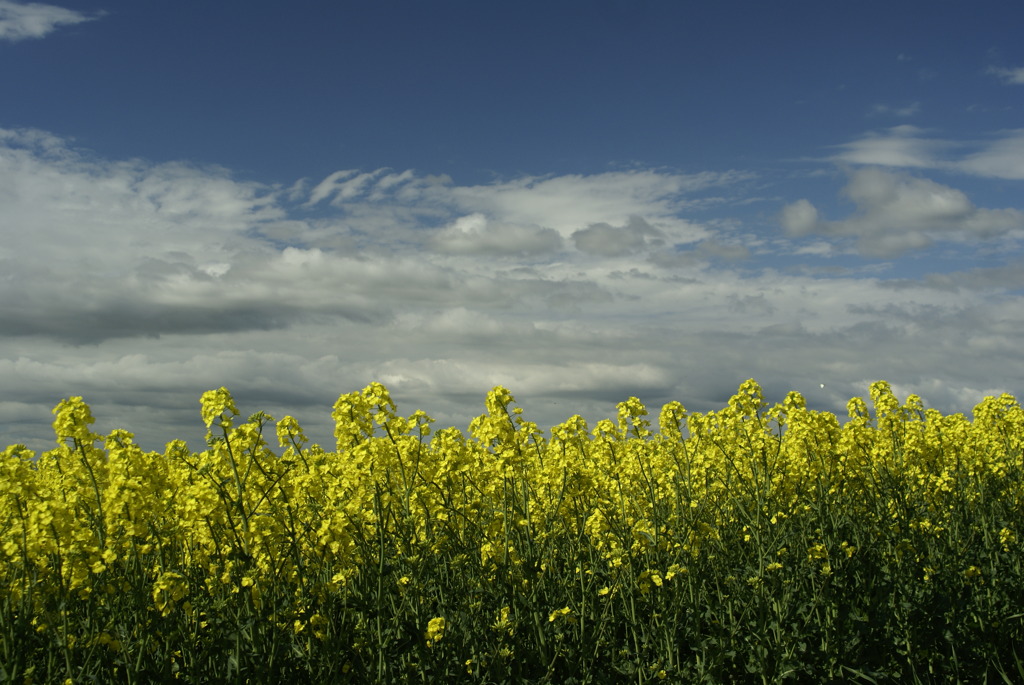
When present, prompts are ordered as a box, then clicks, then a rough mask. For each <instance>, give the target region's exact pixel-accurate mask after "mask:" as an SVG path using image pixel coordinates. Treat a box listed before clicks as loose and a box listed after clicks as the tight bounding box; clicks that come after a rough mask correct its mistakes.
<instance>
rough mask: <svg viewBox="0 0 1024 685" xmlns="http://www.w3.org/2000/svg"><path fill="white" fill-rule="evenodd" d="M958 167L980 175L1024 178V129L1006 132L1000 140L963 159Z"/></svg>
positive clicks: (1014, 178)
mask: <svg viewBox="0 0 1024 685" xmlns="http://www.w3.org/2000/svg"><path fill="white" fill-rule="evenodd" d="M958 168H960V169H962V170H963V171H967V172H969V173H972V174H977V175H979V176H988V177H993V178H1006V179H1013V180H1017V181H1020V180H1024V129H1016V130H1014V131H1008V132H1005V133H1004V134H1003V136H1002V137H1001V138H999V139H998V140H996V141H993V142H992V143H990V144H989V145H987V146H986V147H985V148H983V149H982V150H980V151H979V152H976V153H974V154H971V155H968V156H967V157H965V158H964V159H963V160H961V161H960V163H959V164H958Z"/></svg>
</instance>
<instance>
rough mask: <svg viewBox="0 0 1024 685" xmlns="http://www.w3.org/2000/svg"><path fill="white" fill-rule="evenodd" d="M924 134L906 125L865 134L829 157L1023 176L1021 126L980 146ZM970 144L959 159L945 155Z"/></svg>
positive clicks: (862, 162) (851, 161)
mask: <svg viewBox="0 0 1024 685" xmlns="http://www.w3.org/2000/svg"><path fill="white" fill-rule="evenodd" d="M925 133H926V131H925V130H924V129H921V128H918V127H916V126H910V125H903V126H894V127H892V128H890V129H887V130H885V131H883V132H880V133H879V132H872V133H868V134H866V135H864V136H863V137H861V138H859V139H857V140H855V141H852V142H850V143H844V144H842V145H839V146H838V147H840V148H842V152H840V153H839V154H837V155H833V156H832V157H831V158H830V159H831V160H832V161H836V162H843V163H847V164H860V165H873V166H889V167H906V168H918V169H941V170H944V171H959V172H963V173H969V174H974V175H977V176H984V177H989V178H1006V179H1013V180H1021V179H1024V129H1014V130H1010V131H1003V132H1001V133H1000V134H999V136H998V137H997V138H995V139H994V140H993V141H991V142H989V143H987V144H984V145H979V144H978V143H970V144H968V143H962V142H955V141H951V140H943V139H939V138H925V137H923V135H924V134H925ZM972 147H973V148H975V149H976V151H975V152H971V153H968V154H965V155H962V156H960V157H959V158H957V157H954V156H951V155H949V154H948V153H949V152H950V151H952V150H957V149H959V150H963V149H969V148H972Z"/></svg>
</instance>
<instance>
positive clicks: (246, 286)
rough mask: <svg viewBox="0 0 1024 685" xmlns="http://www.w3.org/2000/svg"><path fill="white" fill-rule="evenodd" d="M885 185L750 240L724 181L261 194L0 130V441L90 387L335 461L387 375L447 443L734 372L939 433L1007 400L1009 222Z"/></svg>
mask: <svg viewBox="0 0 1024 685" xmlns="http://www.w3.org/2000/svg"><path fill="white" fill-rule="evenodd" d="M897 135H899V134H897ZM875 164H876V166H867V167H855V168H853V169H852V170H851V171H850V172H849V175H848V177H847V180H846V186H845V188H844V189H843V191H842V193H843V196H844V197H845V199H846V200H848V201H849V202H850V203H852V204H853V206H854V211H853V213H852V214H851V215H850V216H849V217H848V218H846V219H838V220H827V219H825V218H824V216H823V212H822V211H819V210H818V209H817V208H816V207H814V205H812V204H811V203H810V202H808V201H806V200H804V201H798V202H794V203H788V204H785V205H776V210H775V211H779V210H781V214H780V215H779V216H781V221H780V223H781V226H780V225H778V224H775V223H767V224H757V223H756V221H754V220H752V219H749V218H747V219H741V218H738V217H741V216H747V215H746V214H744V211H745V208H747V207H749V205H750V203H751V200H752V199H756V198H757V197H758V192H759V190H760V188H759V186H761V185H763V184H764V183H765V180H764V179H762V178H760V177H758V176H756V175H754V174H751V173H747V172H740V171H725V172H702V173H695V174H686V173H679V172H675V171H668V170H650V169H634V170H629V171H610V172H607V173H601V174H593V175H563V176H546V177H534V176H522V177H516V178H509V179H500V180H496V181H494V182H492V183H489V184H484V185H460V184H458V183H457V182H455V181H454V180H453V179H450V178H447V177H445V176H433V175H429V174H422V173H418V172H416V171H412V170H402V171H394V170H388V169H380V170H375V171H368V172H367V171H358V170H346V171H339V172H336V173H332V174H330V175H328V176H326V177H325V178H323V179H320V180H313V181H299V182H296V183H294V184H292V185H290V186H265V185H260V184H255V183H250V182H246V181H241V180H237V179H236V178H234V177H233V175H232V174H231V173H230V172H229V171H227V170H225V169H220V168H209V167H198V166H194V165H188V164H181V163H173V164H151V163H146V162H142V161H138V160H106V159H102V158H99V157H97V156H95V155H91V154H86V153H83V152H81V151H78V150H76V149H75V148H74V147H73V146H71V145H70V144H69V143H68V142H67V141H65V140H62V139H60V138H57V137H55V136H52V135H50V134H48V133H45V132H41V131H32V130H5V131H0V207H2V210H0V213H2V214H0V222H2V224H3V225H4V226H5V227H6V228H5V235H4V238H5V240H4V242H3V245H2V246H0V268H2V274H3V275H2V277H0V377H2V378H4V385H5V388H4V389H5V396H4V397H3V401H0V426H2V427H3V428H2V430H3V433H2V434H0V442H2V443H3V444H7V443H10V442H28V443H30V445H32V446H33V447H34V448H36V449H41V448H45V447H46V446H47V443H48V441H49V440H50V439H51V438H49V427H48V421H49V413H48V410H49V408H50V407H52V406H53V405H55V404H56V403H57V401H59V400H60V398H61V397H64V396H67V395H69V394H79V395H84V396H85V398H86V401H88V402H90V403H91V404H92V405H93V408H94V411H95V413H96V415H97V416H98V424H97V427H98V428H99V429H100V430H110V429H112V428H114V427H126V428H128V429H130V430H135V431H136V432H137V433H138V434H139V438H140V440H141V441H142V442H143V445H144V446H145V447H147V448H149V449H160V448H162V444H163V442H165V441H167V440H170V439H172V438H179V437H183V438H187V439H189V440H190V442H191V443H192V444H193V446H194V447H196V448H198V447H199V446H200V445H199V444H198V442H197V441H199V440H200V439H201V436H202V427H201V426H200V425H199V418H198V397H199V395H200V394H201V393H202V392H203V391H204V390H207V389H210V388H213V387H219V386H220V385H226V386H228V387H229V388H230V389H231V390H232V391H234V392H235V393H236V395H237V396H238V399H239V402H240V403H241V405H242V407H243V412H246V411H249V412H251V411H256V410H257V409H263V410H266V411H269V412H270V413H272V414H274V415H276V416H278V418H280V416H281V415H283V414H284V413H293V414H296V415H297V416H298V418H299V419H300V421H301V422H302V423H303V424H305V425H307V426H308V427H309V428H310V432H311V433H312V434H313V435H315V436H316V439H318V440H320V441H322V442H325V443H327V444H330V442H331V429H330V426H329V425H328V421H327V418H328V416H329V407H330V404H331V403H332V402H333V400H334V399H336V397H337V396H338V395H339V394H341V393H343V392H349V391H352V390H357V389H359V388H361V387H363V385H365V384H366V383H368V382H370V381H374V380H379V381H382V382H384V383H385V384H387V385H388V386H389V388H391V390H392V392H393V394H394V395H395V397H396V399H398V401H399V402H400V409H401V410H402V411H404V412H406V413H411V412H412V411H413V410H415V409H424V410H425V411H427V412H428V413H430V414H431V415H433V416H434V417H435V418H436V419H437V420H438V422H439V423H440V424H443V425H457V426H460V427H463V428H464V427H465V426H466V424H467V423H468V421H469V419H470V418H471V417H472V416H474V415H476V414H478V413H480V412H481V411H482V401H483V398H484V395H485V393H486V392H487V390H488V389H489V388H490V387H492V386H494V385H497V384H503V385H506V386H507V387H509V388H510V389H512V391H513V393H514V394H515V395H516V396H517V398H518V399H519V400H520V402H521V403H522V404H523V405H524V406H525V407H526V410H527V416H528V417H529V418H532V419H533V420H536V421H538V422H539V423H541V424H542V425H546V426H550V425H552V424H554V423H558V422H560V421H562V420H565V419H566V418H568V417H569V416H570V415H571V414H574V413H582V414H584V415H585V416H587V417H588V418H590V419H591V420H594V419H597V418H604V417H606V416H608V415H610V414H612V413H613V412H614V405H615V403H616V402H619V401H621V400H624V399H626V398H627V397H629V396H631V395H637V396H639V397H641V399H643V400H644V401H646V402H648V404H649V405H650V406H651V408H652V410H657V408H658V407H659V406H660V404H661V403H663V402H667V401H669V400H680V401H682V402H684V404H686V405H687V406H688V407H690V408H691V409H694V410H706V409H710V408H714V407H716V406H720V404H721V403H722V402H724V401H725V400H726V399H727V398H728V396H729V395H730V394H731V393H732V392H733V391H734V390H735V389H736V387H737V386H738V385H739V383H740V382H741V381H743V380H744V379H746V378H748V377H755V378H757V379H758V380H759V381H761V382H762V383H763V384H764V385H765V387H766V388H767V389H768V391H769V393H773V394H774V397H775V398H776V399H778V398H781V396H782V394H783V393H784V392H786V391H788V390H790V389H797V390H801V391H803V392H805V393H806V394H807V395H808V397H809V399H810V400H811V401H812V402H813V403H815V405H816V406H819V407H821V408H827V409H831V410H834V411H839V412H842V410H843V406H844V404H845V401H846V400H847V399H848V398H849V397H850V396H852V395H860V394H863V393H864V391H865V388H866V385H867V384H868V383H870V382H871V381H873V380H876V379H878V378H886V379H888V380H890V381H892V382H893V383H894V385H895V386H896V388H897V390H899V391H900V392H920V393H922V394H923V395H925V397H926V399H927V400H928V401H929V402H930V403H931V404H932V405H934V406H938V407H941V408H943V409H946V410H951V409H958V410H960V409H965V408H969V407H970V406H972V405H973V403H975V402H977V401H978V400H980V399H981V398H982V397H983V396H984V395H985V394H990V393H992V392H996V391H1003V390H1010V391H1013V390H1014V389H1017V388H1021V387H1022V385H1021V380H1022V378H1024V374H1021V373H1019V372H1017V371H1014V369H1015V368H1016V364H1015V362H1014V360H1015V359H1016V355H1017V349H1018V344H1017V341H1018V340H1019V339H1020V336H1021V335H1022V334H1024V306H1022V305H1021V302H1022V300H1021V298H1020V297H1019V292H1020V290H1022V289H1024V283H1022V281H1024V278H1021V277H1020V276H1019V273H1021V271H1020V270H1018V269H1016V268H1015V267H1014V266H1013V265H1014V263H1019V260H1020V250H1019V248H1017V247H1014V246H1015V245H1016V242H1015V241H1019V239H1020V235H1021V229H1022V227H1024V219H1022V216H1021V213H1020V211H1019V210H1016V209H988V208H983V207H978V206H976V205H975V204H974V203H972V201H971V200H970V199H969V198H968V197H967V195H966V194H965V193H963V192H962V191H960V190H958V189H956V188H954V187H952V186H949V185H943V184H940V183H937V182H935V181H932V180H929V179H925V178H921V177H917V176H912V175H909V174H908V173H907V172H906V171H902V170H895V169H892V168H889V169H886V168H883V167H880V166H877V164H878V162H877V161H876V162H875ZM891 166H896V165H891ZM917 166H921V165H917ZM708 207H714V208H715V211H714V217H713V218H709V215H708V212H707V211H706V210H707V208H708ZM730 217H732V218H730ZM993 241H996V242H993ZM997 243H998V244H999V245H1000V246H1001V248H1002V249H1003V250H1004V254H1006V255H1007V257H1006V263H1003V264H993V265H991V266H989V267H981V268H974V269H971V270H969V271H957V270H955V269H953V270H949V271H945V272H941V273H940V272H936V273H926V274H919V275H918V276H917V277H913V278H909V277H906V276H904V275H902V274H903V273H904V272H903V270H902V269H900V268H898V267H897V266H893V265H891V264H890V265H888V266H887V265H885V264H880V263H878V262H877V261H872V260H870V259H869V260H859V261H858V260H852V261H851V260H850V259H849V258H841V255H844V254H847V255H848V253H849V248H848V246H849V245H850V244H852V245H853V246H854V248H855V249H856V250H859V251H860V252H861V253H862V254H865V255H869V256H884V257H891V256H893V255H898V254H901V253H907V252H912V251H914V250H917V249H925V246H926V245H928V244H937V245H943V244H956V245H958V246H959V247H958V249H961V250H974V249H987V248H986V246H988V247H992V246H993V245H995V244H997ZM1007 250H1009V251H1007ZM1013 260H1018V262H1014V261H1013ZM822 383H825V386H826V387H825V388H824V389H822V388H821V387H820V386H821V384H822Z"/></svg>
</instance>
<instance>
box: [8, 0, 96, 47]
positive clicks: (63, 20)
mask: <svg viewBox="0 0 1024 685" xmlns="http://www.w3.org/2000/svg"><path fill="white" fill-rule="evenodd" d="M92 19H95V17H91V16H89V15H87V14H84V13H82V12H76V11H74V10H69V9H64V8H63V7H57V6H56V5H46V4H43V3H39V2H29V3H21V2H12V1H11V0H0V40H9V41H19V40H24V39H26V38H42V37H43V36H45V35H47V34H49V33H52V32H53V31H56V30H57V28H58V27H60V26H70V25H73V24H80V23H82V22H84V21H90V20H92Z"/></svg>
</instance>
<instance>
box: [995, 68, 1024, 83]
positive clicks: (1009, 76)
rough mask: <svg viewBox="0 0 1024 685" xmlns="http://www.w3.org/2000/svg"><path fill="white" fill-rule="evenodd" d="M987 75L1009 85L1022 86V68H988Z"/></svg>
mask: <svg viewBox="0 0 1024 685" xmlns="http://www.w3.org/2000/svg"><path fill="white" fill-rule="evenodd" d="M988 73H990V74H992V75H993V76H995V77H996V78H998V79H999V80H1000V81H1002V82H1003V83H1006V84H1009V85H1017V86H1019V85H1024V67H1013V68H1006V67H989V68H988Z"/></svg>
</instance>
